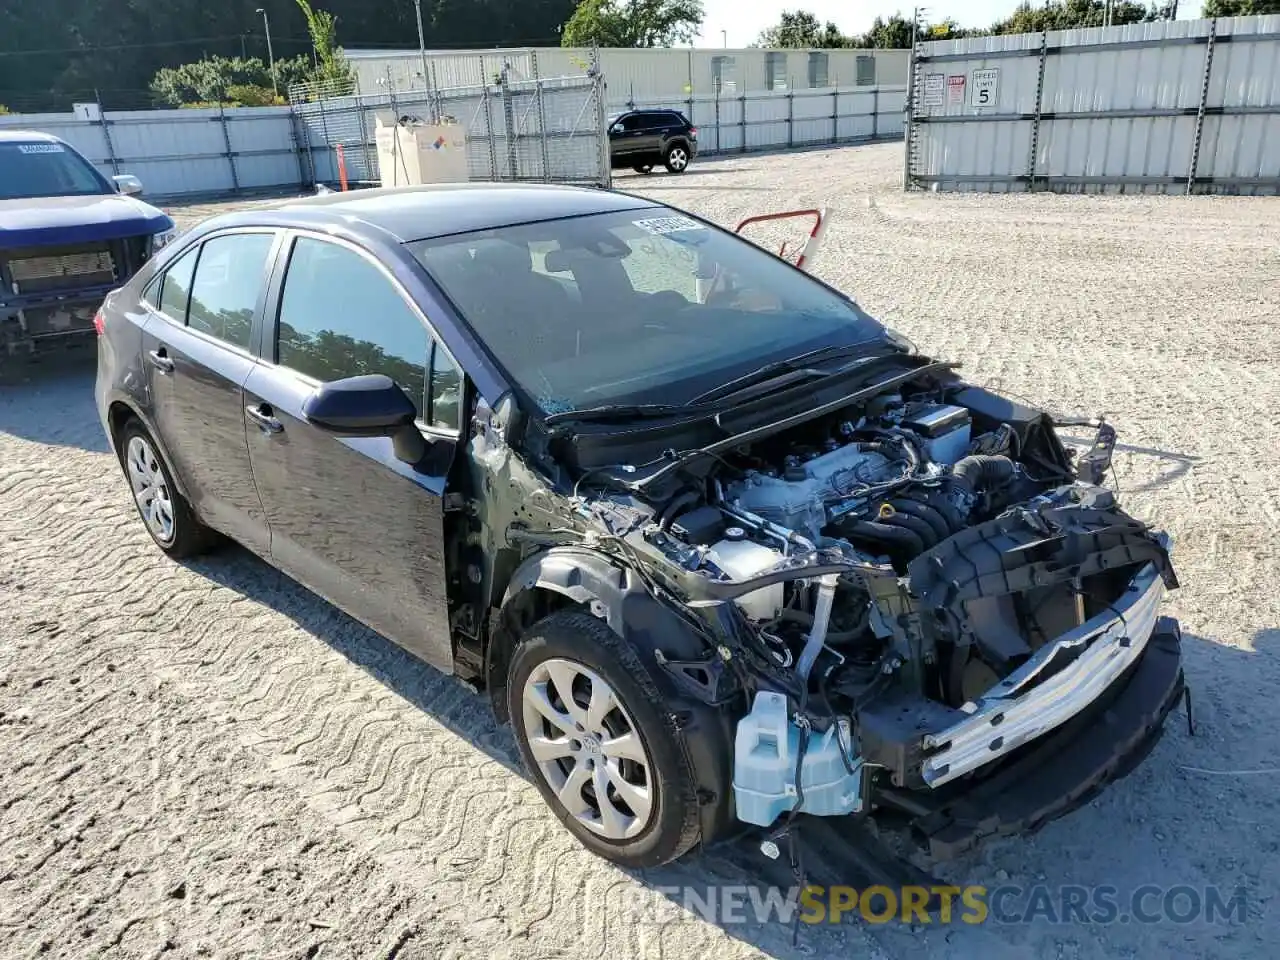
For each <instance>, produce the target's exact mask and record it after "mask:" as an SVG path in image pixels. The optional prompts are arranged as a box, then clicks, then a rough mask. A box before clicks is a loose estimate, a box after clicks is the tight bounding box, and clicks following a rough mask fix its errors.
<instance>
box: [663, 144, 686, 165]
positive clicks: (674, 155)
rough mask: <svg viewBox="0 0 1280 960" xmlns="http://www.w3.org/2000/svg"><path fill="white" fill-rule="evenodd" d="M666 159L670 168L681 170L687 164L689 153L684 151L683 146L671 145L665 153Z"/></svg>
mask: <svg viewBox="0 0 1280 960" xmlns="http://www.w3.org/2000/svg"><path fill="white" fill-rule="evenodd" d="M667 161H668V162H669V163H670V164H671V169H672V170H683V169H684V168H685V167H687V166H688V165H689V154H687V153H685V150H684V147H672V148H671V152H670V153H668V154H667Z"/></svg>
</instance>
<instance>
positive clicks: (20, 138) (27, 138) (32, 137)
mask: <svg viewBox="0 0 1280 960" xmlns="http://www.w3.org/2000/svg"><path fill="white" fill-rule="evenodd" d="M0 143H65V141H64V140H62V139H60V138H59V137H55V136H54V135H53V134H51V133H45V132H44V131H42V130H0Z"/></svg>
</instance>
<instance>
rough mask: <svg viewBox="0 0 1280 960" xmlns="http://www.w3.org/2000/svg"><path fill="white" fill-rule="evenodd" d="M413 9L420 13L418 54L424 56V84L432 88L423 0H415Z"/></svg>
mask: <svg viewBox="0 0 1280 960" xmlns="http://www.w3.org/2000/svg"><path fill="white" fill-rule="evenodd" d="M413 9H414V10H415V12H416V13H417V15H418V56H419V57H421V58H422V86H423V87H425V88H427V89H430V86H431V84H430V81H429V80H428V79H427V39H426V36H425V35H424V34H423V32H422V0H413Z"/></svg>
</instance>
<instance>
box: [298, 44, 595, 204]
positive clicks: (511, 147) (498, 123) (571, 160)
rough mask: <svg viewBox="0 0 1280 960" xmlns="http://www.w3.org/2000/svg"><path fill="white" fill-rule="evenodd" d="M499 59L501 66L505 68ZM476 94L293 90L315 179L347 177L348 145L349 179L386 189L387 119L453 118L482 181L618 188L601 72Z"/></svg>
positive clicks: (464, 90)
mask: <svg viewBox="0 0 1280 960" xmlns="http://www.w3.org/2000/svg"><path fill="white" fill-rule="evenodd" d="M495 62H496V61H495ZM512 75H513V71H512V70H510V69H508V70H507V71H506V72H505V74H504V73H502V72H500V73H499V80H500V82H499V83H496V84H481V85H476V86H470V87H454V88H448V89H443V88H436V89H430V90H428V89H426V88H422V87H418V88H415V89H412V90H408V91H404V90H400V91H397V90H396V89H395V84H394V80H392V82H390V83H388V84H387V92H386V93H380V94H372V95H370V94H355V95H351V96H341V97H326V96H324V95H323V91H316V90H314V89H310V88H306V87H299V88H296V89H295V90H293V91H291V93H290V95H291V98H293V99H294V101H295V102H294V107H293V109H294V112H295V116H296V118H297V127H298V137H299V141H300V148H301V150H302V152H303V154H304V156H305V157H306V164H305V166H306V168H307V171H308V176H309V177H311V178H313V179H314V181H316V182H320V183H335V182H337V181H338V179H339V172H338V159H337V149H336V148H337V147H338V146H339V145H341V146H342V150H343V158H344V162H345V166H346V171H347V179H348V180H349V181H352V182H357V183H359V182H367V183H374V182H380V181H381V180H383V179H384V177H383V175H382V173H383V172H382V171H380V170H379V169H378V161H377V146H376V131H377V126H378V120H379V119H382V120H383V121H384V122H387V123H390V122H394V121H395V120H397V119H400V118H404V117H412V118H415V119H419V120H422V121H426V122H434V121H435V120H437V119H440V118H451V119H452V120H453V121H455V122H457V123H459V124H461V125H462V126H463V129H464V131H465V134H466V144H467V148H466V149H467V171H468V174H469V176H470V178H471V179H472V180H521V181H525V180H527V181H547V182H558V183H588V184H601V185H604V186H608V185H609V183H610V182H611V181H610V172H609V165H608V143H607V139H606V136H607V135H606V134H605V131H604V123H603V102H602V99H601V92H602V86H603V84H602V81H601V78H600V77H599V75H598V74H597V75H593V76H578V77H560V78H554V79H539V80H515V79H513V78H512Z"/></svg>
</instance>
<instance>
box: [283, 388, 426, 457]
mask: <svg viewBox="0 0 1280 960" xmlns="http://www.w3.org/2000/svg"><path fill="white" fill-rule="evenodd" d="M302 415H303V416H304V417H306V418H307V422H308V423H311V424H313V425H315V426H317V427H319V428H320V429H321V430H327V431H329V432H330V433H333V434H336V435H337V436H340V437H390V438H391V439H392V442H393V443H394V444H395V454H396V457H397V458H398V459H400V460H403V461H404V462H405V463H414V464H416V463H418V462H419V461H421V460H422V458H423V457H424V456H426V453H427V442H426V440H424V439H423V436H422V434H421V433H420V432H419V431H418V428H417V427H416V426H414V420H416V419H417V417H418V410H417V408H416V407H415V406H414V405H413V401H412V400H410V399H409V395H408V394H407V393H405V392H404V391H403V390H402V389H400V387H399V385H398V384H397V383H396V382H395V381H394V380H392V379H391V378H390V377H388V376H385V375H383V374H381V373H371V374H367V375H365V376H361V377H346V378H345V379H342V380H331V381H330V382H328V383H322V384H320V386H318V387H316V389H315V391H314V392H313V393H312V394H311V396H309V397H307V399H306V400H305V401H303V404H302Z"/></svg>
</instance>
